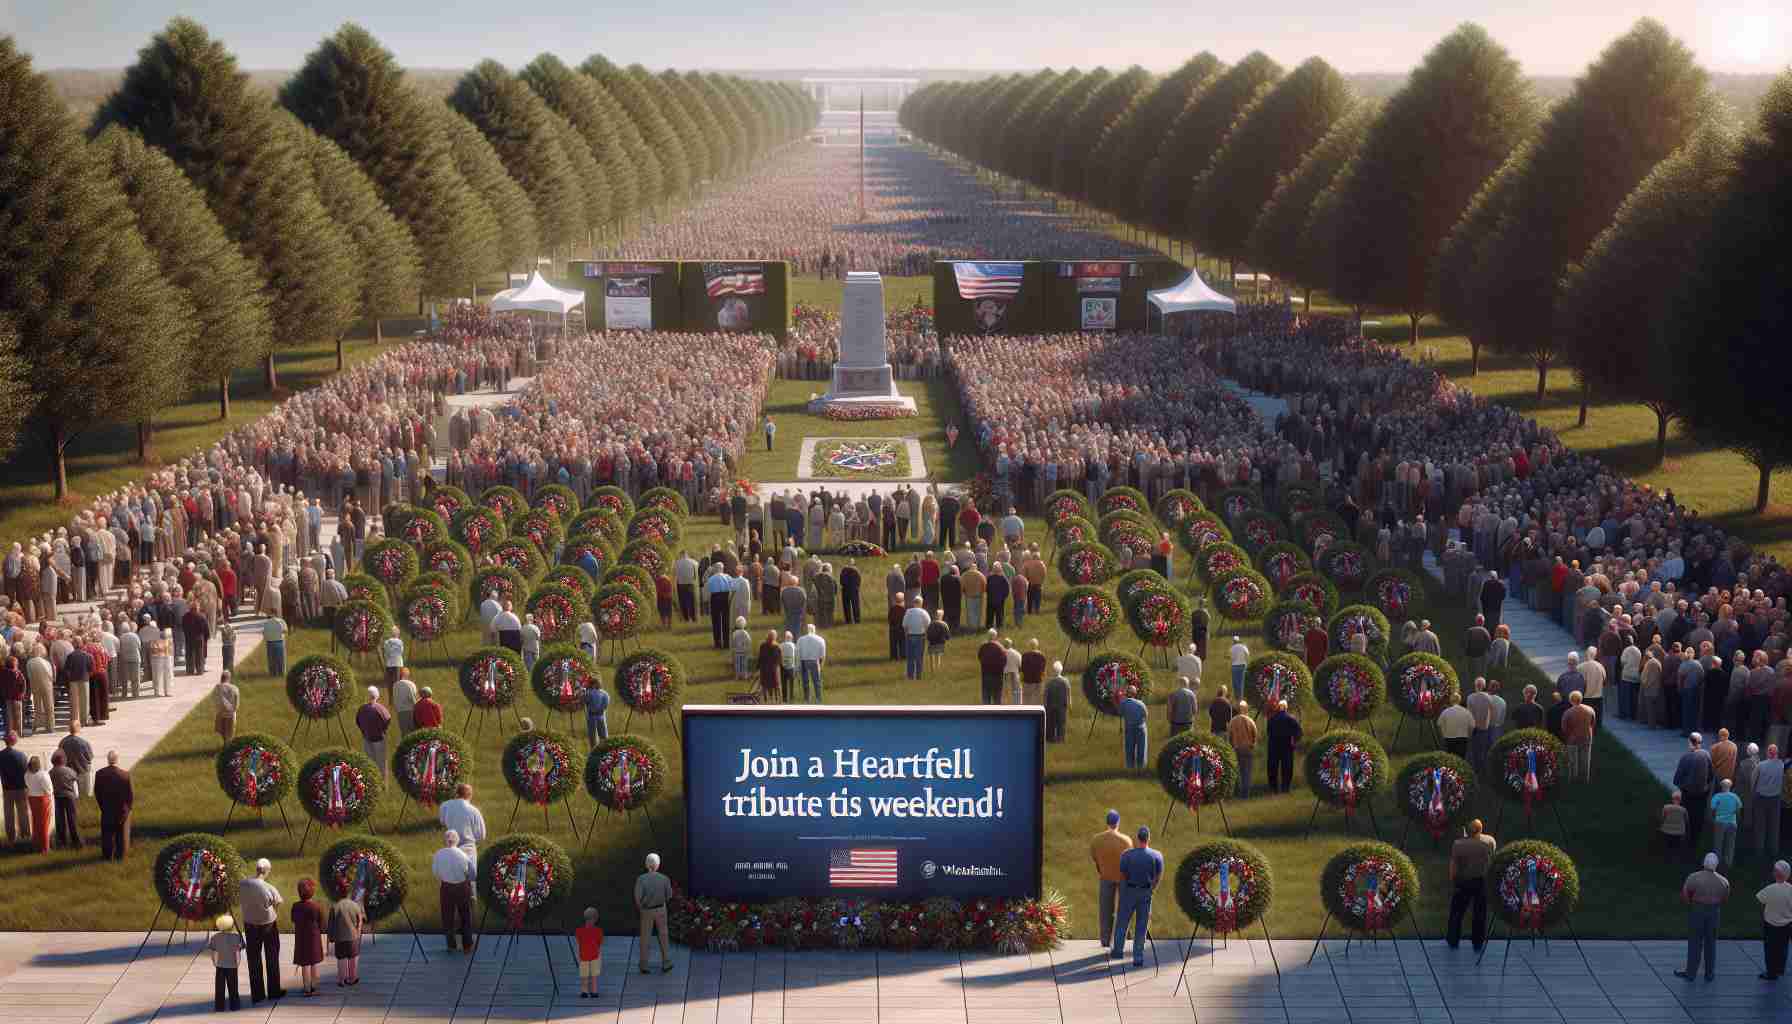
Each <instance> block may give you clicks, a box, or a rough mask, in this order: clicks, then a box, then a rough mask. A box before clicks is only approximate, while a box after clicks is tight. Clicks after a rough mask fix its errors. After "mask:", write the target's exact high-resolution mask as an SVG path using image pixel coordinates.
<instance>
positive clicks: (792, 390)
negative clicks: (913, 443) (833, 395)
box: [741, 379, 981, 483]
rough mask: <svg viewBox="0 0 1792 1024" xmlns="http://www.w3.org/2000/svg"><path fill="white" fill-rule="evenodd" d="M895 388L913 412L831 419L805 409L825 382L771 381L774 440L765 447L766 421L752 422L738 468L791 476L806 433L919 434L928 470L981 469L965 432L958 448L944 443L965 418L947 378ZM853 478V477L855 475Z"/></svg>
mask: <svg viewBox="0 0 1792 1024" xmlns="http://www.w3.org/2000/svg"><path fill="white" fill-rule="evenodd" d="M896 387H897V389H898V390H899V391H901V392H902V393H903V394H905V395H907V396H908V397H910V398H913V399H914V400H915V407H916V415H914V416H905V417H903V418H901V419H893V420H853V421H840V420H830V419H827V418H826V417H823V416H815V415H812V414H810V413H809V412H807V411H806V408H807V406H808V404H809V396H811V395H814V394H817V393H819V392H822V391H826V390H827V382H826V381H818V380H774V381H772V383H771V389H770V392H769V394H768V396H767V398H766V402H765V408H766V412H767V413H768V414H769V415H770V416H771V417H772V420H773V421H774V422H776V423H777V424H778V436H777V440H776V441H774V442H773V444H774V446H775V447H774V448H773V449H772V450H771V451H769V452H768V451H766V450H765V430H764V427H765V424H764V423H763V422H761V423H759V424H756V425H755V426H754V428H753V432H752V440H751V442H750V443H749V444H748V446H747V454H746V458H745V459H743V460H742V462H741V473H742V474H743V475H745V476H746V477H747V478H748V479H749V480H795V479H796V462H797V457H798V455H799V454H800V453H801V452H802V448H803V438H805V437H852V438H871V437H918V438H920V440H921V457H922V459H924V460H925V461H926V463H927V475H928V476H929V477H930V478H932V479H935V480H940V481H950V482H953V483H957V482H961V481H965V480H969V479H970V478H971V477H973V476H976V475H977V471H978V470H979V469H980V468H981V467H980V466H979V465H978V463H977V452H976V449H975V448H973V447H972V445H971V441H970V438H969V437H968V436H966V435H968V431H965V432H964V433H961V436H960V437H959V438H958V447H957V448H955V449H952V450H951V451H948V450H947V448H946V424H948V423H959V424H961V429H962V423H963V415H964V414H963V413H962V412H961V411H960V410H959V406H958V392H957V390H956V389H954V388H953V387H952V385H951V383H950V382H948V381H945V380H939V379H934V380H899V381H897V382H896ZM855 479H856V478H855Z"/></svg>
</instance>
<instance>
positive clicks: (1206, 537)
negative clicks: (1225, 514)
mask: <svg viewBox="0 0 1792 1024" xmlns="http://www.w3.org/2000/svg"><path fill="white" fill-rule="evenodd" d="M1176 542H1177V543H1178V544H1181V545H1182V550H1184V551H1186V552H1188V553H1189V554H1191V555H1198V554H1200V553H1201V552H1202V551H1205V550H1207V549H1208V548H1209V547H1211V546H1213V545H1215V544H1230V543H1232V531H1231V530H1229V529H1227V527H1226V524H1225V523H1222V522H1220V517H1219V516H1217V515H1214V514H1213V513H1212V512H1206V511H1203V512H1196V513H1194V514H1192V515H1190V516H1189V517H1188V518H1187V519H1184V520H1183V521H1182V527H1181V528H1180V529H1178V530H1177V531H1176Z"/></svg>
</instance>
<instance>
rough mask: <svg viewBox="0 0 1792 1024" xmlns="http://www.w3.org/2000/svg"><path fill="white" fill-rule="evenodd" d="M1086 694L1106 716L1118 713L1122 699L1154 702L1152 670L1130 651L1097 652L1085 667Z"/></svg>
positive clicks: (1084, 688) (1084, 692)
mask: <svg viewBox="0 0 1792 1024" xmlns="http://www.w3.org/2000/svg"><path fill="white" fill-rule="evenodd" d="M1083 696H1084V697H1085V698H1087V699H1088V701H1089V705H1090V706H1091V707H1093V708H1094V709H1095V710H1096V711H1098V712H1100V713H1102V714H1104V715H1118V714H1119V713H1120V702H1121V701H1123V700H1125V699H1126V698H1128V697H1137V698H1138V699H1139V700H1141V701H1143V702H1145V703H1147V704H1149V703H1150V702H1151V669H1150V668H1148V667H1147V666H1146V665H1145V663H1144V662H1142V661H1140V660H1139V659H1137V658H1135V657H1133V656H1132V655H1130V654H1121V653H1119V652H1112V653H1108V654H1097V655H1096V656H1095V657H1093V658H1090V659H1089V665H1088V667H1087V668H1085V669H1083Z"/></svg>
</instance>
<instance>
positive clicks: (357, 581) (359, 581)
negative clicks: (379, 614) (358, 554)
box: [340, 572, 391, 608]
mask: <svg viewBox="0 0 1792 1024" xmlns="http://www.w3.org/2000/svg"><path fill="white" fill-rule="evenodd" d="M340 582H341V583H342V589H343V590H346V591H348V599H349V601H366V602H367V603H368V604H377V605H379V606H380V607H381V608H384V607H386V606H387V602H389V601H390V600H391V598H390V597H389V596H388V595H387V594H386V585H385V584H384V583H381V582H380V581H379V580H376V579H374V578H373V577H372V576H369V575H367V574H366V573H364V572H351V573H349V574H348V575H347V576H344V577H342V579H341V581H340Z"/></svg>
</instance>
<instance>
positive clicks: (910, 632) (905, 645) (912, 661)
mask: <svg viewBox="0 0 1792 1024" xmlns="http://www.w3.org/2000/svg"><path fill="white" fill-rule="evenodd" d="M921 605H922V599H921V598H920V597H918V596H917V597H913V598H910V599H909V602H908V611H905V612H903V613H902V652H903V654H904V656H905V657H906V658H907V661H908V665H907V668H906V670H905V671H904V673H903V678H905V679H919V678H921V668H922V666H923V664H924V663H925V662H926V654H927V627H928V626H930V625H932V624H933V616H931V615H929V614H927V609H926V608H923V607H921ZM1019 668H1020V666H1019V665H1018V664H1016V665H1015V669H1016V670H1017V671H1018V670H1019Z"/></svg>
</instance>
